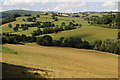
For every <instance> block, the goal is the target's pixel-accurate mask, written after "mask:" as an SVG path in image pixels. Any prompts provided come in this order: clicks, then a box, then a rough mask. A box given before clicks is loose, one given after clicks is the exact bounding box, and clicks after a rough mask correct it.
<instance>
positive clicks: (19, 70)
mask: <svg viewBox="0 0 120 80" xmlns="http://www.w3.org/2000/svg"><path fill="white" fill-rule="evenodd" d="M31 71H43V72H47V70H42V69H35V68H28V67H23V66H17V65H13V64H8V63H2V79H8V78H9V79H10V78H16V80H17V78H21V80H25V79H23V78H44V77H43V76H42V75H41V74H40V73H37V72H31ZM26 80H28V79H26Z"/></svg>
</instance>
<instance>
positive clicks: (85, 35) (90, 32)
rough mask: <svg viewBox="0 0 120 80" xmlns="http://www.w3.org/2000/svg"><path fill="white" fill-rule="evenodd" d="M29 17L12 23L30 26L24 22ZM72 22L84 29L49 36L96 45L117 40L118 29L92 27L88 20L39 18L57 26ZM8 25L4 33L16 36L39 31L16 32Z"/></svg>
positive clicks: (28, 34) (47, 16) (3, 26)
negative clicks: (72, 38) (79, 39)
mask: <svg viewBox="0 0 120 80" xmlns="http://www.w3.org/2000/svg"><path fill="white" fill-rule="evenodd" d="M95 15H98V14H95ZM25 18H27V17H18V18H17V21H14V22H11V24H12V25H13V27H14V26H15V25H16V24H18V23H19V24H25V23H26V24H28V23H31V22H24V21H23V19H25ZM72 20H74V21H75V23H80V24H82V25H83V26H82V28H79V29H74V30H68V31H62V32H59V33H57V34H54V33H53V34H49V35H51V36H52V37H53V38H54V39H59V38H60V37H65V38H68V37H81V38H82V39H83V40H87V41H89V42H90V43H94V41H96V40H106V39H109V38H117V33H118V30H117V29H109V28H102V27H98V26H90V25H89V24H88V23H87V21H86V20H84V19H82V18H78V17H58V21H54V20H53V19H52V18H51V16H50V15H41V17H40V18H37V21H50V22H53V23H54V24H55V25H61V23H62V22H65V23H66V24H68V23H69V22H71V21H72ZM7 25H8V23H7V24H4V25H2V30H3V32H12V33H15V34H20V35H21V34H25V35H27V36H31V33H32V32H33V31H34V30H36V29H37V27H31V28H29V30H26V31H22V30H20V31H18V32H14V31H13V29H12V28H8V27H7Z"/></svg>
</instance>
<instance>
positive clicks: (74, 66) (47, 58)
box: [2, 43, 118, 78]
mask: <svg viewBox="0 0 120 80" xmlns="http://www.w3.org/2000/svg"><path fill="white" fill-rule="evenodd" d="M3 46H4V47H7V48H9V49H11V50H14V51H16V52H17V54H14V53H3V54H2V58H3V62H6V63H10V64H15V65H21V66H25V67H32V68H39V69H47V70H50V71H53V72H50V73H48V74H49V77H51V78H117V77H118V56H117V55H114V54H110V53H109V54H108V53H105V52H100V51H95V50H85V49H75V48H67V47H43V46H39V45H36V44H35V43H29V44H26V45H15V44H5V45H3ZM38 73H39V71H38Z"/></svg>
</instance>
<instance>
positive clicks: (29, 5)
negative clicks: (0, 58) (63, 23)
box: [0, 0, 119, 12]
mask: <svg viewBox="0 0 120 80" xmlns="http://www.w3.org/2000/svg"><path fill="white" fill-rule="evenodd" d="M118 1H119V0H99V2H98V0H90V1H89V0H0V4H1V5H2V7H0V11H7V10H16V9H22V10H32V11H57V12H81V11H118Z"/></svg>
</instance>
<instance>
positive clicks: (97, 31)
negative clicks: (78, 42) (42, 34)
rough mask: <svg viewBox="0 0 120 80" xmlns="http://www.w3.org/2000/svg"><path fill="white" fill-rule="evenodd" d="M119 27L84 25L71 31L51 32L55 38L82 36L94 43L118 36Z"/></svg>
mask: <svg viewBox="0 0 120 80" xmlns="http://www.w3.org/2000/svg"><path fill="white" fill-rule="evenodd" d="M117 33H118V30H117V29H109V28H102V27H94V26H90V27H83V28H79V29H75V30H70V31H63V32H59V33H57V34H50V35H51V36H52V37H53V38H54V39H58V38H59V37H62V36H64V37H71V36H73V37H80V38H82V39H83V40H87V41H89V42H90V43H93V42H94V41H96V40H106V39H109V38H117Z"/></svg>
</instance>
